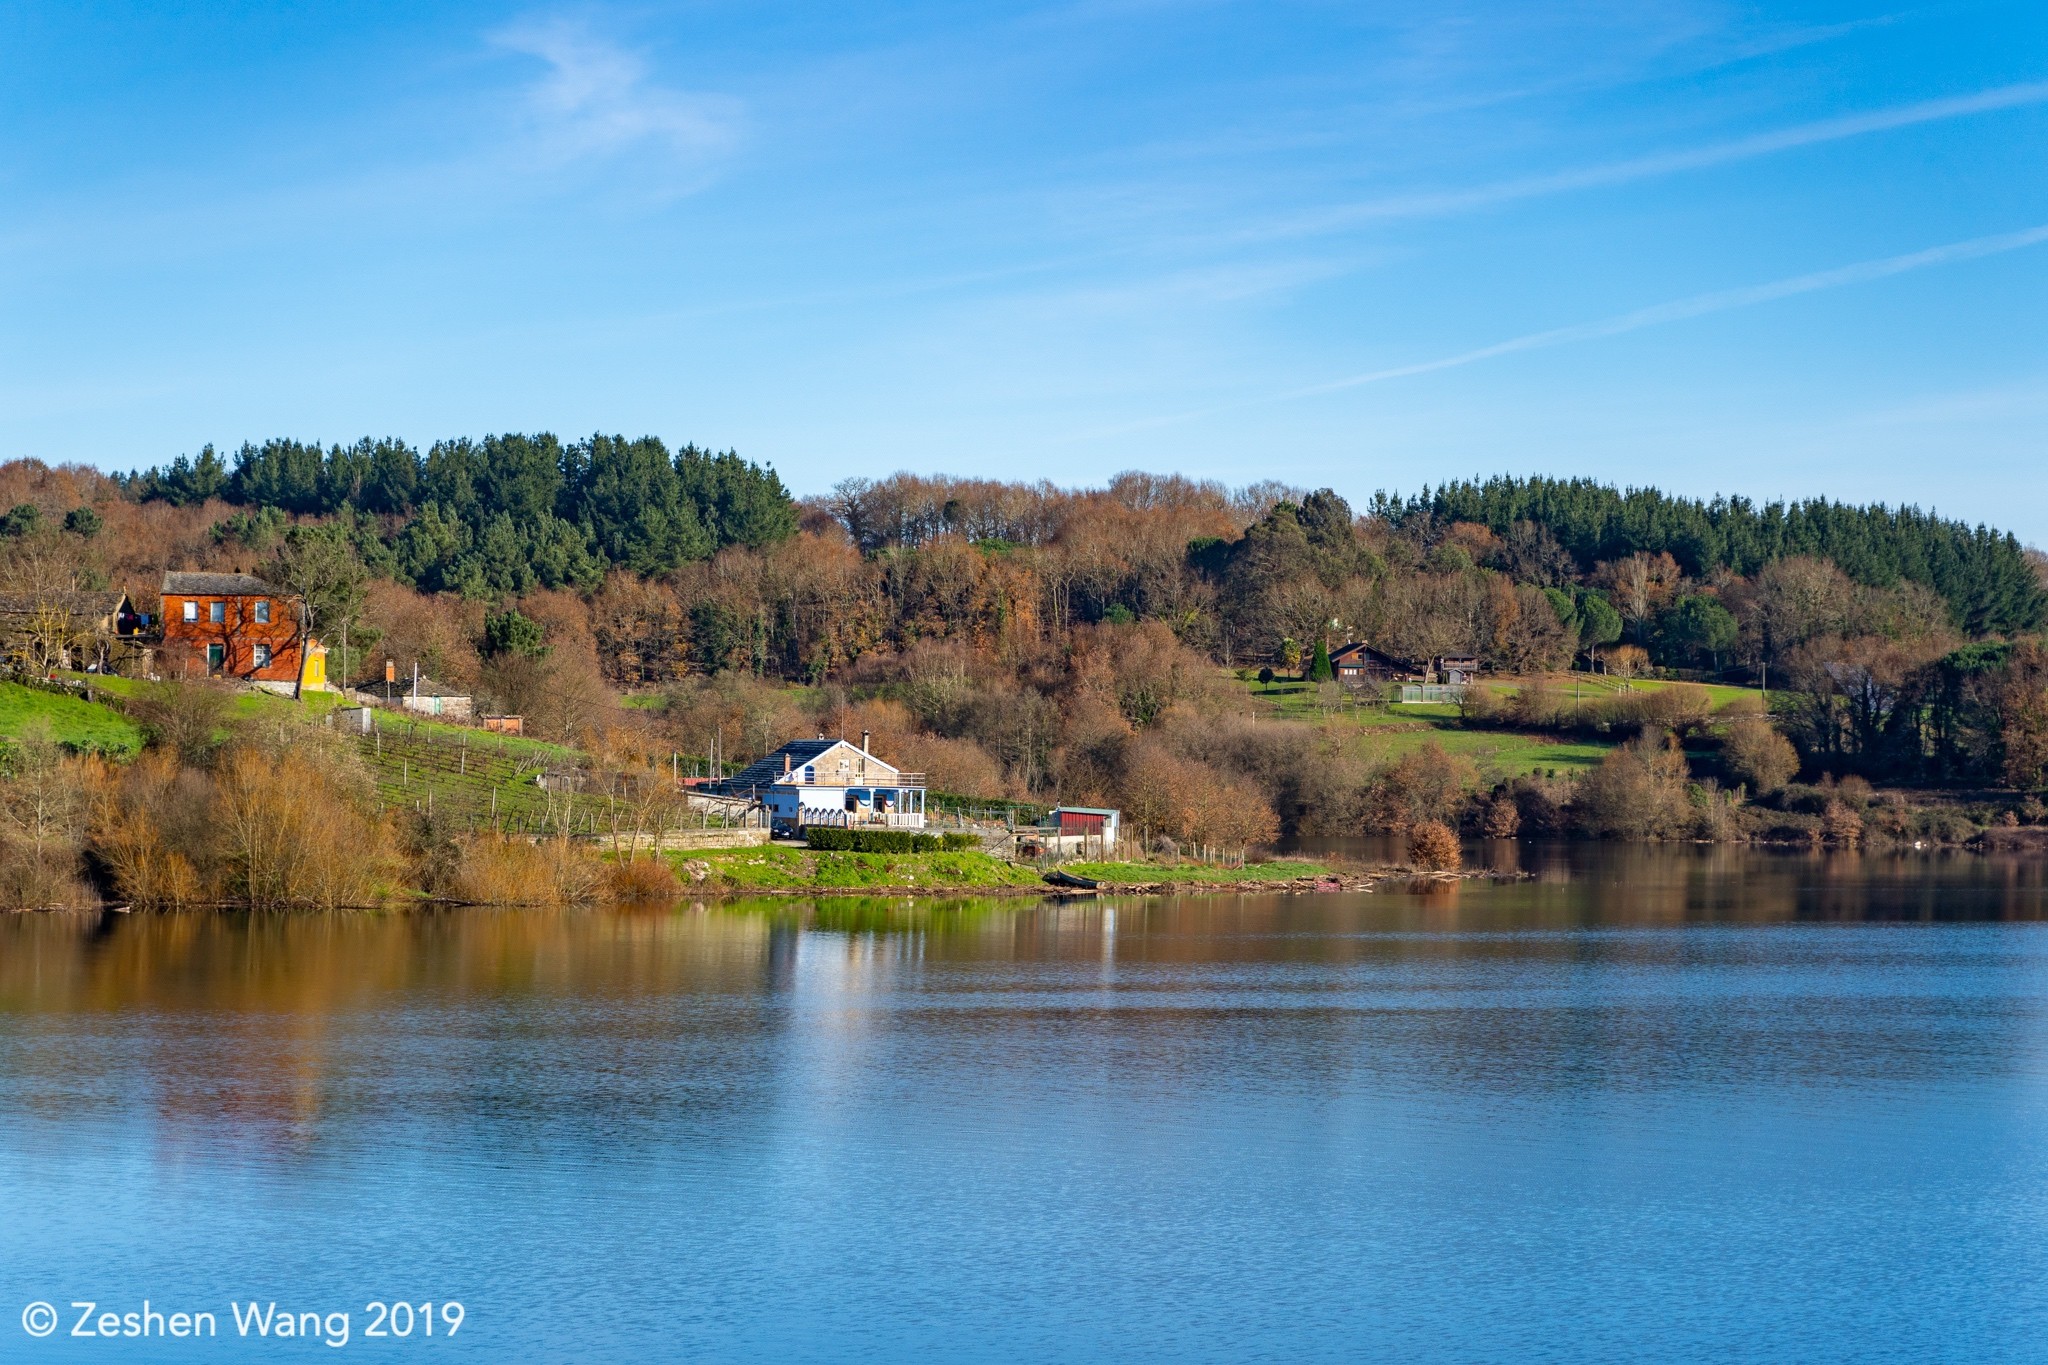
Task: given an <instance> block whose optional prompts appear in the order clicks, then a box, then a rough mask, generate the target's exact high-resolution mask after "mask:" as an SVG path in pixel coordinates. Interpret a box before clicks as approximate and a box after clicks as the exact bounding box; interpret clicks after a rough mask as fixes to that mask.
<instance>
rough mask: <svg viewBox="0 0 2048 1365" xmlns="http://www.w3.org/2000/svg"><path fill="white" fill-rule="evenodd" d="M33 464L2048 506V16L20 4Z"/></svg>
mask: <svg viewBox="0 0 2048 1365" xmlns="http://www.w3.org/2000/svg"><path fill="white" fill-rule="evenodd" d="M0 52H4V53H5V54H6V70H7V72H8V79H7V80H6V81H5V82H4V83H0V262H4V268H0V320H4V322H5V326H4V328H0V456H22V455H32V456H36V457H39V458H42V459H45V460H50V461H53V462H54V461H69V460H80V461H88V462H91V463H95V464H99V465H101V466H104V467H108V468H130V467H133V466H135V465H137V464H150V463H155V462H158V461H160V460H163V459H166V458H168V457H170V456H173V455H176V454H178V453H180V452H187V451H195V450H197V449H198V447H199V446H200V445H202V444H203V443H206V442H209V441H210V442H213V443H215V444H217V445H223V446H231V445H234V444H238V443H240V442H241V441H243V440H245V439H262V438H263V437H266V436H270V435H286V434H289V435H295V436H299V437H301V438H306V439H321V440H328V441H332V440H352V439H354V438H356V437H358V436H362V435H385V434H393V435H398V436H402V437H405V438H407V439H409V440H412V441H415V442H419V443H422V444H424V443H426V442H430V441H432V440H434V439H435V438H437V437H442V436H450V435H459V434H480V433H483V432H486V431H507V430H536V429H548V430H553V431H556V432H559V433H562V434H564V435H577V434H583V433H588V432H590V431H593V430H598V429H602V430H605V431H621V432H624V433H627V434H639V433H642V432H653V433H656V434H659V435H661V436H663V437H665V438H668V439H669V440H671V441H674V442H678V443H680V442H683V441H691V440H694V441H697V442H699V443H709V444H713V445H716V446H719V447H721V448H723V447H726V446H732V447H736V448H738V449H739V450H740V451H741V453H742V454H745V455H748V456H750V457H754V458H761V459H766V460H769V461H771V462H773V463H774V464H775V466H776V467H777V468H778V469H779V470H781V471H782V473H783V475H784V477H785V479H786V480H787V481H788V482H789V483H790V485H791V486H792V487H793V488H794V489H796V490H797V491H799V492H816V491H822V490H823V489H824V488H826V487H828V486H829V485H830V484H832V483H833V482H835V481H837V480H838V479H840V478H843V477H845V476H847V475H849V474H866V475H871V476H880V475H884V474H887V473H890V472H892V471H894V470H897V469H914V470H919V471H925V472H938V471H945V472H954V473H962V474H978V475H992V476H1002V477H1028V478H1040V477H1044V478H1050V479H1053V480H1055V481H1057V482H1061V483H1069V484H1075V483H1089V482H1099V481H1100V480H1102V479H1104V478H1106V477H1107V476H1108V475H1110V474H1112V473H1114V472H1115V471H1117V470H1120V469H1126V468H1146V469H1153V470H1162V471H1164V470H1178V471H1181V472H1185V473H1189V474H1193V475H1199V476H1204V477H1215V478H1220V479H1224V480H1227V481H1230V482H1233V483H1244V482H1249V481H1252V480H1255V479H1262V478H1280V479H1285V480H1287V481H1289V482H1292V483H1297V484H1302V485H1311V486H1312V485H1321V484H1329V485H1332V486H1334V487H1336V488H1337V489H1339V490H1340V491H1342V492H1344V493H1346V494H1347V495H1350V496H1352V497H1354V498H1363V497H1365V496H1367V495H1369V494H1370V493H1371V492H1372V491H1373V490H1375V489H1379V488H1389V489H1401V490H1413V489H1415V488H1416V487H1418V486H1420V485H1422V484H1424V483H1428V482H1433V481H1436V480H1439V479H1442V478H1447V477H1455V476H1463V475H1470V474H1487V473H1495V472H1516V473H1528V472H1544V473H1552V474H1585V475H1592V476H1596V477H1599V478H1603V479H1608V480H1611V481H1614V482H1617V483H1623V484H1629V483H1654V484H1657V485H1660V486H1663V487H1666V488H1670V489H1673V490H1677V491H1683V492H1689V493H1700V494H1707V493H1713V492H1716V491H1733V492H1742V493H1747V494H1750V495H1753V496H1758V497H1775V496H1795V497H1797V496H1810V495H1817V494H1824V495H1829V496H1834V497H1840V498H1847V499H1853V500H1859V501H1860V500H1869V499H1880V500H1885V501H1891V502H1901V501H1903V502H1915V503H1919V504H1921V505H1923V506H1934V507H1938V508H1939V509H1941V510H1942V511H1944V512H1947V513H1949V514H1951V515H1956V516H1962V517H1967V518H1969V519H1972V520H1979V519H1988V520H1991V521H1993V522H1994V523H1996V524H1999V525H2002V526H2008V527H2011V528H2012V529H2014V530H2016V531H2018V532H2019V533H2020V534H2021V536H2022V537H2023V538H2025V539H2028V540H2031V541H2034V542H2036V543H2048V498H2044V496H2043V495H2044V493H2048V474H2044V473H2043V469H2044V467H2048V461H2044V459H2043V455H2044V438H2048V307H2044V305H2048V240H2042V239H2043V237H2044V236H2048V233H2044V232H2043V231H2042V229H2044V228H2048V180H2044V172H2043V168H2044V167H2048V7H2044V6H2042V5H2040V4H2038V3H2033V4H2024V3H2004V4H2000V3H1985V4H1943V3H1930V4H1922V5H1918V6H1914V7H1911V8H1907V7H1903V6H1902V7H1899V8H1890V9H1887V8H1881V7H1877V6H1872V5H1848V4H1819V3H1815V4H1803V5H1747V6H1740V5H1733V4H1720V3H1694V2H1692V0H1614V2H1613V3H1606V2H1605V0H1581V2H1579V3H1569V4H1567V3H1554V4H1544V3H1540V2H1538V0H1522V2H1521V3H1497V4H1495V3H1466V2H1465V0H1430V2H1428V3H1415V4H1397V3H1376V4H1375V3H1351V4H1289V3H1273V2H1272V0H1268V3H1263V4H1228V3H1220V2H1218V3H1172V2H1171V0H1151V2H1147V0H1110V2H1107V3H1068V4H1047V5H1034V4H1004V3H990V2H986V0H985V2H984V3H979V4H972V5H951V4H940V3H899V4H891V3H885V2H882V0H878V2H877V3H872V4H865V5H807V6H793V5H782V4H774V3H747V4H738V3H721V2H717V0H712V2H707V3H700V4H684V5H657V4H637V5H625V4H621V5H573V6H564V7H548V6H538V7H530V6H482V5H469V4H460V5H442V4H433V3H429V2H428V0H409V2H408V3H404V4H397V3H390V4H385V3H373V2H371V0H357V2H356V3H349V4H332V5H293V6H286V5H238V4H232V3H220V2H216V3H210V4H203V5H191V6H179V5H175V4H167V3H151V4H147V5H135V6H122V5H103V4H101V5H95V4H73V3H67V4H63V5H56V4H47V5H36V4H17V5H12V6H8V7H6V8H5V9H4V10H0Z"/></svg>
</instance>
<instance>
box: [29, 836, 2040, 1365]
mask: <svg viewBox="0 0 2048 1365" xmlns="http://www.w3.org/2000/svg"><path fill="white" fill-rule="evenodd" d="M1500 852H1501V854H1502V856H1506V850H1501V851H1500ZM1489 856H1491V855H1489ZM1513 856H1514V857H1516V858H1518V859H1519V860H1520V862H1521V866H1522V868H1523V869H1524V870H1527V871H1528V872H1530V873H1531V874H1532V876H1531V878H1530V879H1529V880H1525V881H1517V882H1511V883H1503V884H1498V885H1492V884H1482V883H1474V884H1466V885H1462V886H1459V887H1457V888H1456V889H1455V890H1453V891H1451V892H1449V893H1448V894H1431V895H1419V894H1411V893H1409V892H1407V891H1404V890H1400V889H1391V890H1387V891H1382V892H1378V893H1374V894H1370V895H1351V894H1346V895H1313V896H1294V897H1275V896H1222V897H1181V898H1173V897H1130V898H1105V899H1100V900H1077V901H1018V900H1013V899H1003V900H986V899H984V900H973V899H968V900H944V899H938V900H925V899H920V900H916V901H908V900H886V899H872V898H870V899H859V898H846V899H828V900H816V901H786V900H762V901H746V902H730V903H693V902H687V901H686V902H682V903H679V904H676V905H673V906H660V907H645V908H640V909H634V910H630V911H603V912H599V911H590V912H571V913H563V912H543V911H526V910H494V911H461V912H445V911H434V912H417V913H391V914H376V915H361V914H351V915H295V916H259V915H218V914H206V915H186V916H139V915H138V916H126V915H110V916H68V915H38V916H10V917H8V918H6V919H4V920H0V1226H5V1227H6V1228H7V1229H8V1236H6V1237H4V1238H0V1279H5V1280H6V1281H7V1282H9V1283H14V1282H20V1283H28V1282H29V1281H30V1280H34V1282H35V1283H37V1284H41V1283H43V1282H45V1281H49V1280H52V1279H53V1277H54V1278H55V1279H56V1280H61V1281H62V1282H63V1284H64V1285H65V1286H84V1285H87V1284H88V1283H90V1284H91V1285H92V1286H94V1287H95V1288H98V1289H101V1290H104V1291H105V1292H109V1293H111V1292H113V1291H114V1290H122V1291H124V1292H125V1291H126V1290H129V1289H133V1290H134V1297H136V1298H138V1299H139V1298H140V1297H141V1296H142V1295H143V1294H144V1293H145V1292H158V1293H161V1292H162V1290H161V1289H153V1287H154V1286H161V1285H163V1284H165V1283H166V1282H167V1281H166V1280H165V1278H164V1277H165V1276H170V1277H172V1280H173V1281H174V1282H175V1283H176V1284H177V1285H181V1286H186V1287H190V1288H193V1290H194V1292H198V1291H199V1290H205V1291H206V1292H213V1291H214V1290H215V1289H219V1290H221V1291H223V1292H229V1289H228V1287H229V1285H230V1284H231V1283H232V1284H234V1285H236V1286H239V1288H237V1289H236V1290H235V1291H233V1292H246V1291H247V1290H248V1289H249V1288H251V1287H253V1286H252V1285H251V1283H250V1281H251V1280H252V1279H254V1280H261V1279H263V1277H264V1276H266V1275H267V1276H270V1277H271V1279H270V1281H268V1282H271V1283H278V1277H282V1283H278V1288H279V1290H280V1291H281V1290H282V1289H284V1288H292V1289H299V1288H304V1287H307V1286H311V1287H314V1288H323V1287H324V1288H329V1289H333V1290H334V1291H335V1292H337V1293H339V1292H346V1293H351V1294H353V1293H357V1292H359V1290H360V1287H361V1286H362V1285H363V1284H365V1283H370V1282H379V1281H388V1280H389V1279H390V1278H391V1277H392V1276H394V1275H395V1274H397V1273H398V1272H400V1271H403V1272H405V1273H406V1274H408V1275H412V1276H414V1277H415V1278H416V1279H419V1280H421V1281H422V1282H423V1283H424V1282H426V1281H429V1280H430V1281H432V1282H433V1284H434V1285H436V1286H438V1287H437V1288H436V1289H435V1291H434V1292H439V1293H447V1294H453V1293H456V1292H457V1291H458V1290H459V1291H460V1292H461V1293H463V1294H465V1295H469V1296H471V1301H472V1309H473V1310H475V1311H477V1318H476V1321H477V1324H478V1335H477V1336H476V1337H475V1338H474V1339H473V1340H474V1342H475V1343H476V1345H475V1348H474V1349H476V1350H478V1351H484V1352H491V1351H496V1352H499V1353H508V1352H509V1353H515V1354H516V1353H520V1352H521V1351H527V1350H529V1348H531V1347H532V1344H533V1343H534V1342H536V1341H551V1340H553V1341H559V1340H560V1339H559V1338H553V1337H550V1336H549V1335H548V1333H549V1332H550V1331H551V1330H553V1328H551V1326H550V1320H549V1319H548V1318H547V1317H546V1314H545V1312H544V1311H542V1308H541V1307H537V1305H545V1304H547V1303H551V1302H554V1303H558V1302H562V1301H564V1300H565V1298H567V1299H573V1300H575V1301H579V1302H582V1303H585V1304H587V1305H588V1306H589V1307H590V1308H591V1310H592V1311H593V1312H595V1313H597V1314H599V1315H600V1316H601V1317H602V1318H603V1320H604V1321H605V1322H607V1323H608V1324H610V1325H609V1327H608V1328H607V1333H608V1334H604V1335H600V1336H597V1337H592V1338H588V1339H585V1338H578V1339H577V1340H576V1341H575V1342H574V1343H571V1344H570V1345H567V1346H563V1347H562V1349H561V1350H560V1351H559V1352H556V1353H557V1354H561V1355H565V1356H566V1355H575V1356H580V1357H583V1358H591V1359H645V1358H656V1357H668V1356H676V1355H682V1354H689V1355H704V1356H707V1357H725V1358H747V1357H761V1356H802V1357H809V1358H835V1357H849V1356H862V1355H865V1356H868V1357H871V1358H896V1357H900V1356H903V1355H917V1354H939V1355H945V1356H952V1357H962V1356H965V1357H975V1356H991V1357H997V1358H1047V1357H1051V1358H1062V1359H1079V1358H1089V1357H1092V1356H1099V1355H1116V1356H1125V1357H1127V1356H1131V1355H1145V1354H1157V1355H1162V1356H1167V1357H1171V1358H1184V1357H1186V1356H1189V1355H1204V1354H1206V1355H1209V1356H1213V1357H1222V1358H1241V1357H1242V1356H1244V1355H1248V1354H1260V1353H1263V1354H1268V1355H1278V1356H1288V1357H1292V1356H1297V1355H1333V1354H1343V1355H1354V1354H1360V1353H1368V1354H1369V1353H1387V1354H1392V1355H1397V1356H1408V1355H1451V1356H1456V1357H1459V1358H1522V1357H1526V1356H1528V1355H1531V1354H1540V1353H1541V1352H1542V1350H1544V1349H1548V1350H1551V1352H1552V1353H1553V1354H1562V1355H1567V1356H1574V1357H1583V1356H1593V1355H1600V1354H1603V1353H1605V1354H1610V1355H1611V1354H1626V1353H1628V1352H1630V1351H1639V1352H1641V1353H1644V1354H1667V1355H1668V1354H1679V1355H1691V1356H1695V1357H1697V1356H1702V1355H1722V1354H1735V1355H1741V1354H1751V1355H1754V1354H1766V1355H1769V1354H1790V1355H1807V1356H1820V1357H1830V1358H1832V1357H1840V1356H1843V1355H1857V1354H1868V1353H1872V1349H1870V1348H1875V1349H1880V1350H1890V1351H1894V1352H1897V1353H1902V1354H1905V1355H1912V1354H1915V1353H1916V1351H1929V1352H1933V1353H1937V1354H1939V1353H1947V1354H1954V1355H1962V1356H1971V1357H1977V1358H1982V1357H1986V1356H1996V1355H2000V1354H2015V1353H2017V1354H2025V1353H2026V1352H2025V1350H2024V1347H2025V1344H2026V1342H2027V1341H2029V1340H2032V1339H2033V1338H2031V1337H2026V1336H2025V1335H2024V1334H2023V1333H2022V1332H2021V1329H2020V1324H2021V1323H2022V1322H2023V1321H2025V1320H2029V1319H2027V1318H2026V1315H2027V1314H2029V1313H2036V1312H2037V1311H2038V1310H2039V1309H2040V1305H2039V1304H2037V1303H2036V1302H2035V1301H2034V1300H2035V1299H2037V1298H2039V1295H2038V1294H2035V1293H2034V1292H2033V1291H2031V1290H2026V1289H2013V1288H2011V1286H2012V1285H2013V1284H2014V1283H2015V1282H2018V1283H2020V1284H2022V1285H2029V1284H2033V1283H2040V1282H2044V1278H2048V1277H2043V1276H2041V1275H2039V1274H2038V1273H2037V1272H2039V1271H2041V1270H2048V1263H2044V1262H2048V1258H2044V1257H2043V1255H2042V1253H2041V1252H2040V1250H2039V1248H2040V1247H2041V1246H2042V1245H2048V1242H2044V1241H2043V1237H2042V1234H2043V1232H2044V1231H2048V1207H2044V1205H2043V1201H2042V1199H2041V1197H2040V1193H2039V1192H2040V1191H2041V1190H2043V1189H2048V1085H2044V1078H2048V1060H2044V1047H2043V1044H2044V1041H2048V934H2044V933H2043V931H2042V930H2041V928H2040V926H2039V921H2040V920H2041V919H2042V917H2043V913H2044V909H2048V895H2044V879H2043V868H2042V867H2041V866H2040V865H2039V864H2036V863H2032V862H2027V861H2024V860H2018V859H2013V860H1996V859H1983V858H1974V857H1949V858H1940V857H1927V856H1894V857H1859V856H1856V855H1845V854H1839V853H1837V854H1811V855H1809V854H1775V853H1758V852H1755V851H1748V850H1734V849H1725V848H1700V849H1694V848H1665V849H1655V848H1652V849H1641V848H1626V849H1614V848H1589V847H1585V846H1577V847H1556V848H1550V847H1540V846H1524V847H1520V848H1517V849H1514V850H1513ZM109 1173H117V1174H119V1176H120V1177H121V1178H120V1179H119V1180H116V1181H112V1182H111V1183H112V1186H113V1190H114V1192H113V1193H111V1194H110V1195H108V1197H107V1198H106V1200H105V1201H104V1206H102V1205H101V1204H100V1203H96V1202H95V1201H94V1200H93V1199H86V1198H81V1192H89V1191H95V1190H100V1189H102V1188H105V1187H107V1186H108V1185H109V1183H110V1175H109ZM362 1209H374V1210H376V1215H375V1217H371V1218H362V1217H359V1216H357V1211H358V1210H362ZM1878 1247H1882V1248H1884V1249H1885V1257H1884V1258H1881V1259H1882V1264H1878V1263H1873V1262H1871V1261H1870V1260H1869V1258H1870V1257H1871V1256H1872V1255H1873V1254H1874V1250H1873V1249H1874V1248H1878ZM237 1276H239V1277H240V1278H239V1279H237V1278H236V1277H237ZM1644 1283H1653V1284H1661V1285H1663V1286H1664V1287H1665V1294H1666V1297H1665V1298H1664V1299H1661V1300H1660V1298H1659V1296H1658V1295H1656V1294H1649V1295H1645V1294H1644V1293H1643V1292H1642V1290H1641V1286H1642V1285H1643V1284H1644ZM1787 1283H1797V1284H1800V1285H1803V1286H1807V1287H1808V1288H1809V1289H1811V1288H1812V1287H1813V1286H1818V1285H1829V1286H1846V1287H1847V1288H1844V1289H1843V1290H1842V1291H1841V1292H1842V1297H1841V1299H1840V1301H1839V1302H1832V1303H1830V1302H1827V1301H1822V1300H1821V1299H1819V1298H1816V1294H1817V1293H1818V1291H1817V1290H1815V1291H1814V1292H1809V1293H1806V1294H1803V1295H1801V1296H1799V1297H1798V1299H1797V1301H1796V1302H1793V1301H1774V1300H1773V1299H1772V1298H1771V1297H1770V1296H1771V1295H1772V1294H1773V1293H1775V1292H1777V1287H1778V1286H1781V1285H1783V1284H1787ZM1878 1285H1882V1286H1884V1289H1883V1292H1882V1293H1880V1292H1879V1291H1878V1290H1877V1289H1876V1288H1874V1287H1873V1286H1878ZM1994 1285H2001V1286H2006V1288H2003V1289H2000V1290H1998V1291H1997V1293H1996V1294H1995V1295H1993V1294H1992V1293H1991V1291H1990V1290H1989V1288H1988V1287H1989V1286H1994ZM1856 1286H1863V1288H1862V1289H1858V1288H1856ZM56 1289H57V1285H56V1284H55V1283H54V1282H53V1283H52V1288H51V1291H50V1292H52V1293H53V1294H54V1293H55V1292H56ZM1681 1289H1682V1293H1683V1295H1684V1296H1685V1301H1686V1303H1687V1304H1688V1305H1689V1307H1688V1313H1687V1314H1685V1315H1673V1314H1670V1313H1668V1312H1665V1311H1663V1310H1662V1309H1661V1308H1660V1307H1659V1306H1658V1305H1659V1304H1660V1302H1661V1303H1666V1304H1668V1302H1670V1299H1669V1297H1668V1296H1669V1295H1670V1294H1676V1293H1679V1292H1681ZM66 1292H83V1291H82V1289H80V1290H73V1289H70V1288H67V1290H66ZM1774 1302H1775V1303H1776V1306H1775V1307H1773V1306H1772V1305H1773V1303H1774ZM2032 1320H2038V1319H2032ZM1760 1326H1761V1327H1764V1328H1768V1334H1767V1335H1766V1336H1764V1337H1761V1338H1760V1337H1758V1336H1757V1335H1756V1332H1757V1331H1758V1330H1759V1328H1760ZM0 1330H4V1328H0ZM493 1333H495V1335H493ZM1134 1333H1135V1334H1137V1335H1138V1338H1139V1339H1138V1340H1136V1342H1135V1344H1136V1345H1139V1346H1142V1347H1143V1349H1126V1348H1130V1347H1132V1346H1133V1345H1134V1338H1133V1336H1132V1334H1134ZM1560 1341H1566V1342H1570V1343H1572V1347H1573V1349H1563V1350H1559V1349H1557V1343H1558V1342H1560ZM0 1354H4V1351H0ZM542 1354H547V1352H542Z"/></svg>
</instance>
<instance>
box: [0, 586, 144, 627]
mask: <svg viewBox="0 0 2048 1365" xmlns="http://www.w3.org/2000/svg"><path fill="white" fill-rule="evenodd" d="M127 600H128V594H127V593H125V592H116V591H111V590H110V591H104V592H48V593H19V592H10V593H0V616H33V615H35V613H36V612H38V611H41V610H43V609H44V608H46V607H51V608H55V609H56V610H58V611H66V612H70V613H71V614H72V615H73V616H80V617H84V618H86V619H87V620H91V621H98V620H101V619H102V618H104V617H108V616H112V615H114V613H116V612H118V611H120V610H121V607H122V605H123V604H124V603H126V602H127Z"/></svg>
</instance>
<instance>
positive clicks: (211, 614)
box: [206, 602, 228, 622]
mask: <svg viewBox="0 0 2048 1365" xmlns="http://www.w3.org/2000/svg"><path fill="white" fill-rule="evenodd" d="M206 619H207V620H209V621H214V622H219V621H225V620H227V619H228V604H227V603H225V602H208V603H207V604H206Z"/></svg>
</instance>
